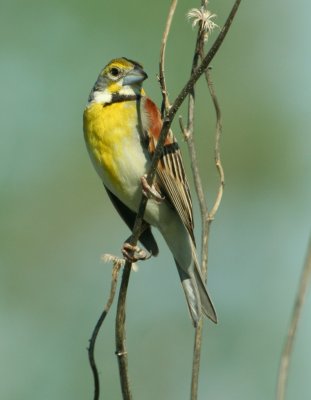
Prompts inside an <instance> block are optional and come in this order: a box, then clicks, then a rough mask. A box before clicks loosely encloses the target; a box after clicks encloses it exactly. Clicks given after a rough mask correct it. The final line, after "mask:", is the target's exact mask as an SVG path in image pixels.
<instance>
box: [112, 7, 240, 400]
mask: <svg viewBox="0 0 311 400" xmlns="http://www.w3.org/2000/svg"><path fill="white" fill-rule="evenodd" d="M240 2H241V0H236V2H235V4H234V6H233V8H232V10H231V12H230V14H229V17H228V19H227V21H226V23H225V25H224V27H223V28H222V30H221V32H220V33H219V35H218V37H217V39H216V40H215V42H214V44H213V45H212V47H211V49H210V51H209V52H208V53H207V55H206V56H205V57H204V59H203V61H202V62H201V64H200V65H199V67H198V68H197V69H196V70H195V71H194V72H193V74H192V76H191V77H190V79H189V80H188V82H187V83H186V84H185V86H184V87H183V89H182V90H181V92H180V93H179V95H178V96H177V98H176V99H175V101H174V103H173V104H172V106H171V107H170V108H169V110H168V112H167V114H166V115H165V117H164V119H163V125H162V129H161V133H160V136H159V139H158V143H157V146H156V148H155V151H154V154H153V158H152V161H151V165H150V168H149V172H148V175H147V182H148V184H149V185H151V184H152V182H153V179H154V177H155V173H156V167H157V164H158V161H159V159H160V157H161V155H162V152H163V146H164V142H165V139H166V136H167V134H168V132H169V129H170V127H171V124H172V122H173V119H174V117H175V115H176V113H177V111H178V109H179V107H180V106H181V104H182V103H183V101H184V100H185V98H186V97H187V95H188V94H189V93H190V91H191V90H192V89H193V86H194V85H195V83H196V82H197V80H198V79H199V78H200V76H201V75H202V74H203V73H204V71H205V70H206V68H207V67H208V65H209V63H210V62H211V61H212V59H213V58H214V56H215V54H216V53H217V51H218V49H219V47H220V46H221V44H222V42H223V40H224V38H225V36H226V34H227V32H228V30H229V28H230V26H231V23H232V21H233V18H234V16H235V13H236V11H237V9H238V6H239V4H240ZM147 201H148V199H147V197H145V196H143V195H142V197H141V201H140V205H139V208H138V212H137V216H136V219H135V224H134V228H133V233H132V236H131V240H130V243H131V244H132V245H136V244H137V241H138V238H139V234H140V232H141V226H142V221H143V216H144V213H145V210H146V205H147ZM130 272H131V263H130V262H126V264H125V267H124V271H123V275H122V282H121V288H120V292H119V301H118V307H117V318H116V353H117V355H118V361H119V372H120V380H121V387H122V393H123V398H124V399H131V392H130V389H129V379H128V370H127V352H126V348H125V326H124V324H125V304H126V293H127V287H128V282H129V277H130ZM125 396H127V397H125Z"/></svg>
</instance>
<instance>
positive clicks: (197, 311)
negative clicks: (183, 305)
mask: <svg viewBox="0 0 311 400" xmlns="http://www.w3.org/2000/svg"><path fill="white" fill-rule="evenodd" d="M175 263H176V266H177V270H178V274H179V277H180V280H181V284H182V287H183V289H184V293H185V296H186V300H187V305H188V309H189V312H190V316H191V319H192V322H193V325H194V327H196V326H197V325H198V322H199V320H200V318H201V315H202V307H201V299H200V297H201V296H200V292H199V289H198V285H197V283H196V280H195V277H194V276H193V277H190V276H189V275H188V274H186V273H185V271H184V270H183V269H182V268H181V267H180V266H179V265H178V262H177V261H176V260H175Z"/></svg>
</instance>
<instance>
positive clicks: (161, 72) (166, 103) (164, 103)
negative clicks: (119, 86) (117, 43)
mask: <svg viewBox="0 0 311 400" xmlns="http://www.w3.org/2000/svg"><path fill="white" fill-rule="evenodd" d="M177 2H178V0H172V3H171V6H170V9H169V13H168V16H167V20H166V25H165V29H164V32H163V37H162V42H161V49H160V64H159V83H160V88H161V92H162V98H163V99H162V105H161V116H162V119H163V117H164V114H166V113H167V112H168V110H169V109H170V102H169V99H168V93H167V88H166V82H165V75H164V63H165V50H166V43H167V38H168V34H169V32H170V29H171V25H172V20H173V16H174V14H175V10H176V7H177Z"/></svg>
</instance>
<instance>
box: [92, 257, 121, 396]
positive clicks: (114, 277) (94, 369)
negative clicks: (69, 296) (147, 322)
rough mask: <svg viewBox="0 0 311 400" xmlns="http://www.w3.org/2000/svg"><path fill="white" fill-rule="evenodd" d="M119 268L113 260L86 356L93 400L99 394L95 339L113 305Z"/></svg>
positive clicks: (118, 264)
mask: <svg viewBox="0 0 311 400" xmlns="http://www.w3.org/2000/svg"><path fill="white" fill-rule="evenodd" d="M121 266H122V263H121V262H118V261H117V260H115V262H114V264H113V268H112V279H111V287H110V294H109V298H108V301H107V303H106V305H105V308H104V309H103V311H102V313H101V315H100V317H99V319H98V321H97V323H96V325H95V327H94V330H93V332H92V336H91V339H90V340H89V347H88V355H89V363H90V366H91V370H92V373H93V379H94V400H98V399H99V394H100V384H99V376H98V370H97V366H96V362H95V355H94V352H95V344H96V339H97V335H98V333H99V330H100V328H101V326H102V324H103V322H104V320H105V318H106V316H107V314H108V312H109V310H110V307H111V305H112V303H113V299H114V296H115V293H116V287H117V281H118V274H119V271H120V268H121Z"/></svg>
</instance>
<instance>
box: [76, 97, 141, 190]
mask: <svg viewBox="0 0 311 400" xmlns="http://www.w3.org/2000/svg"><path fill="white" fill-rule="evenodd" d="M136 125H137V116H136V105H135V102H120V103H113V104H110V105H108V106H105V107H104V106H103V105H102V104H98V103H93V104H90V105H88V106H87V108H86V109H85V111H84V114H83V129H84V137H85V141H86V144H87V146H88V149H89V152H90V155H91V158H92V160H93V162H94V163H95V167H96V169H97V171H98V172H99V174H100V175H103V176H107V177H108V179H110V181H111V183H112V184H114V185H120V178H121V176H120V172H121V171H120V167H119V166H120V162H121V161H122V158H123V157H124V155H125V154H124V153H125V152H126V148H125V147H126V142H127V141H128V140H129V139H131V136H133V135H134V132H136Z"/></svg>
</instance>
